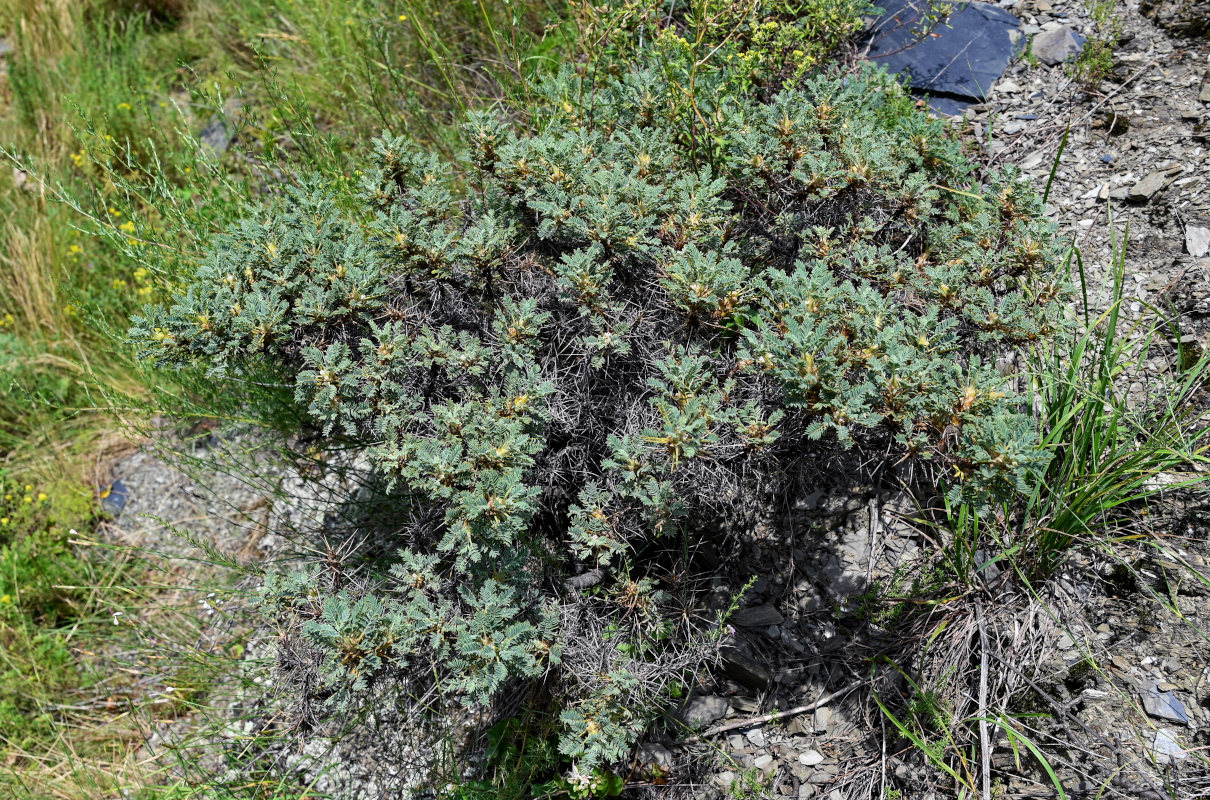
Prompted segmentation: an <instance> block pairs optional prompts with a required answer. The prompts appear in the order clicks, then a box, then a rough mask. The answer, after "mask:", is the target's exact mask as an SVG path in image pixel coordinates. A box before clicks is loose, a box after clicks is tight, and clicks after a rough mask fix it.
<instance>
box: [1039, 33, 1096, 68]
mask: <svg viewBox="0 0 1210 800" xmlns="http://www.w3.org/2000/svg"><path fill="white" fill-rule="evenodd" d="M1083 46H1084V37H1083V36H1081V35H1080V34H1078V33H1076V32H1075V31H1073V30H1072V29H1071V28H1069V27H1068V26H1066V25H1060V26H1059V27H1057V28H1055V29H1054V30H1049V31H1043V32H1042V33H1039V34H1038V35H1037V36H1035V37H1034V40H1033V45H1032V52H1033V54H1034V56H1036V57H1037V59H1038V60H1039V61H1041V62H1042V63H1043V64H1045V65H1047V66H1048V67H1053V66H1054V65H1056V64H1062V63H1063V62H1064V61H1067V60H1069V59H1071V58H1074V57H1075V56H1076V55H1078V54H1079V52H1080V49H1081V48H1082V47H1083Z"/></svg>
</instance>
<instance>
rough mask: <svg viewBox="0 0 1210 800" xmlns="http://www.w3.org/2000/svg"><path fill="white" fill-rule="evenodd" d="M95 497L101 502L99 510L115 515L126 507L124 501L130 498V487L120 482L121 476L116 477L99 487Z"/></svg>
mask: <svg viewBox="0 0 1210 800" xmlns="http://www.w3.org/2000/svg"><path fill="white" fill-rule="evenodd" d="M97 498H98V499H99V500H100V502H101V510H102V511H104V512H105V513H106V514H109V515H110V516H113V517H116V516H117V515H118V514H121V513H122V509H123V508H125V507H126V501H127V500H129V499H130V489H128V488H126V484H124V483H122V479H121V478H118V479H117V480H116V481H114V482H113V483H111V484H109V485H108V486H103V487H101V489H100V491H98V492H97Z"/></svg>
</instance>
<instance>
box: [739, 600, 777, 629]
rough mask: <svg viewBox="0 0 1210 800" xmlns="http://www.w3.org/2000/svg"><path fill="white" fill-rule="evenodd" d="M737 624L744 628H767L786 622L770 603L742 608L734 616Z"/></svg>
mask: <svg viewBox="0 0 1210 800" xmlns="http://www.w3.org/2000/svg"><path fill="white" fill-rule="evenodd" d="M732 620H733V621H734V622H735V624H736V625H739V626H741V627H744V628H765V627H768V626H770V625H780V624H782V623H783V622H785V617H783V616H782V615H781V614H780V613H779V612H778V610H777V609H776V608H774V607H773V606H770V605H763V606H753V607H752V608H741V609H740V610H739V611H736V612H735V616H734V617H733V618H732Z"/></svg>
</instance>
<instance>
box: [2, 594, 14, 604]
mask: <svg viewBox="0 0 1210 800" xmlns="http://www.w3.org/2000/svg"><path fill="white" fill-rule="evenodd" d="M11 602H13V598H11V597H10V596H8V595H0V603H4V604H5V605H8V604H9V603H11Z"/></svg>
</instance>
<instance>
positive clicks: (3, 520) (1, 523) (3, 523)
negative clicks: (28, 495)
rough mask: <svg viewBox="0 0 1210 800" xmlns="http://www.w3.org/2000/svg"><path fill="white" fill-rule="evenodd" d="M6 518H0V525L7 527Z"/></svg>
mask: <svg viewBox="0 0 1210 800" xmlns="http://www.w3.org/2000/svg"><path fill="white" fill-rule="evenodd" d="M7 524H8V517H0V525H7Z"/></svg>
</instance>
